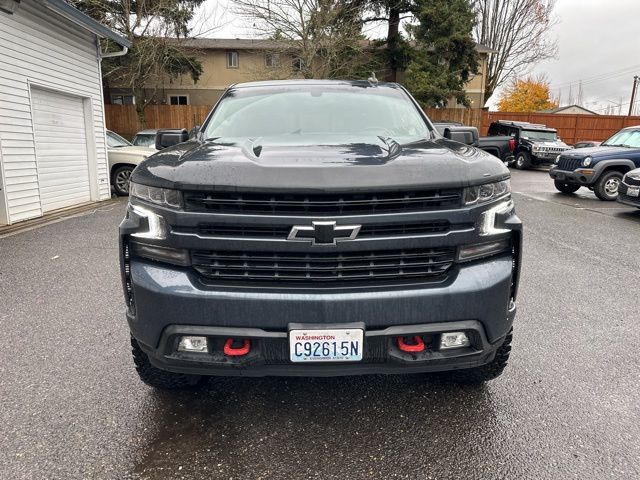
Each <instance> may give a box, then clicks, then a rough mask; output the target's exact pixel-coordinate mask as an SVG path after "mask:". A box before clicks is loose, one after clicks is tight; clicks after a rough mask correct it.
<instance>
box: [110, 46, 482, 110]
mask: <svg viewBox="0 0 640 480" xmlns="http://www.w3.org/2000/svg"><path fill="white" fill-rule="evenodd" d="M228 51H229V50H224V49H219V50H216V49H207V50H201V51H198V52H196V55H197V56H198V57H199V59H200V61H201V62H202V66H203V73H202V75H201V76H200V79H199V80H198V82H197V83H194V82H193V80H192V79H191V77H190V76H189V75H182V76H180V77H178V78H174V79H169V78H164V79H160V80H159V81H158V82H156V84H157V85H159V87H158V89H157V91H156V92H155V94H154V92H153V89H148V90H146V94H147V95H148V96H154V99H153V102H152V103H154V104H164V103H167V104H168V103H169V96H170V95H186V96H187V97H188V103H189V105H208V106H211V105H213V104H214V103H215V102H216V101H217V100H218V98H219V97H220V95H221V94H222V93H223V92H224V90H225V89H226V88H227V87H228V86H229V85H232V84H234V83H240V82H250V81H256V80H282V79H287V78H296V77H297V76H298V75H296V72H295V70H294V69H293V68H292V65H293V60H294V58H293V57H292V56H290V55H286V54H284V53H281V54H280V66H279V67H267V66H266V54H267V53H268V52H267V51H264V50H235V51H237V52H238V67H237V68H229V67H227V52H228ZM487 58H488V57H487V54H486V53H480V64H479V73H478V74H477V75H475V76H474V77H473V78H472V79H471V80H470V81H469V82H468V83H467V84H466V86H465V89H466V91H467V96H468V97H469V100H470V102H471V107H472V108H482V107H483V106H484V85H485V80H486V71H487ZM379 78H382V76H379ZM402 79H403V75H402V72H401V73H400V74H399V76H398V81H400V82H402ZM109 93H110V94H111V95H116V94H119V93H127V90H126V89H122V88H111V89H110V90H109ZM147 98H148V97H147ZM107 101H109V99H108V98H107ZM447 106H448V107H450V108H456V107H462V105H458V104H457V103H456V102H455V100H451V101H450V102H449V104H448V105H447Z"/></svg>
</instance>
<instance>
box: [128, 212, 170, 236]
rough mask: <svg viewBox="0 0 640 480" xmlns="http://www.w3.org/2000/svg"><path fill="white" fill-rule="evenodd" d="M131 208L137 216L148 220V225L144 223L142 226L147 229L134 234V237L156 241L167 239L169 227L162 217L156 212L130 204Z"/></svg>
mask: <svg viewBox="0 0 640 480" xmlns="http://www.w3.org/2000/svg"><path fill="white" fill-rule="evenodd" d="M129 208H130V209H131V212H133V213H134V214H135V215H137V216H138V217H140V218H141V219H145V220H146V225H145V224H144V223H143V224H142V226H143V227H146V228H145V229H144V230H142V231H138V232H135V233H132V234H131V236H132V237H138V238H153V239H156V240H163V239H165V238H167V225H166V223H165V221H164V217H163V216H162V215H158V214H157V213H156V212H154V211H152V210H149V209H148V208H144V207H141V206H140V205H131V204H129Z"/></svg>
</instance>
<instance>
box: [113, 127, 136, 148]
mask: <svg viewBox="0 0 640 480" xmlns="http://www.w3.org/2000/svg"><path fill="white" fill-rule="evenodd" d="M107 146H108V147H109V148H118V147H130V146H131V144H130V143H129V142H127V141H126V140H125V139H124V138H122V137H121V136H120V135H118V134H117V133H114V132H110V131H108V130H107Z"/></svg>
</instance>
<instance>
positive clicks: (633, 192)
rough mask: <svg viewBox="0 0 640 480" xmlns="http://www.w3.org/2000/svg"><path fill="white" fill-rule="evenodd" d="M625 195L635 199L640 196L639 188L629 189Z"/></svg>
mask: <svg viewBox="0 0 640 480" xmlns="http://www.w3.org/2000/svg"><path fill="white" fill-rule="evenodd" d="M627 195H629V196H630V197H637V196H639V195H640V187H629V188H628V189H627Z"/></svg>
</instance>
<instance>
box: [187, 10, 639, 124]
mask: <svg viewBox="0 0 640 480" xmlns="http://www.w3.org/2000/svg"><path fill="white" fill-rule="evenodd" d="M227 5H228V0H207V2H206V4H205V5H204V6H203V7H202V10H201V13H200V15H199V21H198V22H196V25H195V28H194V32H193V33H194V34H196V35H197V34H198V33H202V35H201V36H207V37H218V38H236V37H238V38H240V37H242V38H249V37H251V36H252V35H251V29H250V28H248V26H247V23H246V22H245V21H243V20H240V19H237V18H234V15H233V14H232V13H231V12H230V11H229V7H228V6H227ZM555 14H556V16H557V17H558V24H557V25H556V26H555V27H554V28H553V30H552V32H551V33H550V35H551V36H553V37H554V38H557V40H558V48H559V50H558V55H557V58H555V59H553V60H547V61H545V62H542V63H540V64H538V65H536V66H535V67H534V68H533V69H532V73H533V74H534V75H537V74H545V75H546V76H547V78H548V80H549V82H550V83H551V90H552V94H553V95H554V96H555V95H557V94H558V93H560V94H561V101H562V104H567V103H568V102H569V93H570V90H571V93H572V95H573V97H574V100H576V98H577V95H578V90H579V84H580V81H581V80H582V91H583V94H582V99H583V101H582V104H583V106H585V107H587V108H590V109H594V110H598V111H599V112H600V113H604V112H605V109H606V108H607V106H608V105H612V106H614V107H615V108H616V109H618V108H619V107H618V106H619V105H620V103H622V106H621V109H622V111H623V113H625V114H626V112H627V111H628V109H629V100H630V96H631V87H632V84H633V76H634V75H640V0H607V1H605V0H557V4H556V10H555ZM214 27H217V28H214ZM383 33H384V29H382V30H381V31H380V35H382V34H383ZM375 34H376V32H375V31H373V32H369V35H370V36H375ZM491 103H492V104H493V103H495V102H493V101H492V102H491ZM636 109H637V112H638V113H640V101H638V102H637V103H636Z"/></svg>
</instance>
